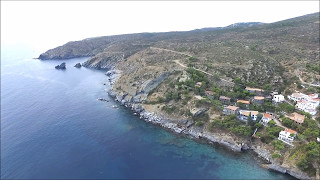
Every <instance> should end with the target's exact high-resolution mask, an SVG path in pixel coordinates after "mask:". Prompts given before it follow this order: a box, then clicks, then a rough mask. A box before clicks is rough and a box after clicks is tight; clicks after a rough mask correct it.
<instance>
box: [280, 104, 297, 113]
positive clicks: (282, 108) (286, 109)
mask: <svg viewBox="0 0 320 180" xmlns="http://www.w3.org/2000/svg"><path fill="white" fill-rule="evenodd" d="M294 110H295V107H294V106H292V105H290V104H288V103H280V104H279V106H278V107H276V111H277V112H281V111H284V112H287V113H293V112H294Z"/></svg>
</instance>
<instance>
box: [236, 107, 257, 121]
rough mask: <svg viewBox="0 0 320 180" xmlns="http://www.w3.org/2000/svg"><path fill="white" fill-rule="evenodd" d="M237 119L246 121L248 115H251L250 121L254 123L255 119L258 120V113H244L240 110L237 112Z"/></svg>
mask: <svg viewBox="0 0 320 180" xmlns="http://www.w3.org/2000/svg"><path fill="white" fill-rule="evenodd" d="M239 114H240V116H239V119H240V120H242V121H247V120H248V118H249V116H250V114H251V119H252V120H254V121H256V120H257V118H258V114H259V112H258V111H244V110H240V111H239Z"/></svg>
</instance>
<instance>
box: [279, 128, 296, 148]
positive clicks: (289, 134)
mask: <svg viewBox="0 0 320 180" xmlns="http://www.w3.org/2000/svg"><path fill="white" fill-rule="evenodd" d="M296 135H297V132H296V131H294V130H292V129H285V130H284V131H280V133H279V137H278V139H279V140H281V141H283V142H285V143H287V144H289V145H292V144H291V142H292V141H293V140H294V138H295V137H296Z"/></svg>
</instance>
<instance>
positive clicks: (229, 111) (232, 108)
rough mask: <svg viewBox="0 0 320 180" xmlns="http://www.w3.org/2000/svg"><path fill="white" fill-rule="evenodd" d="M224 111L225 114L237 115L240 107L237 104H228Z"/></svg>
mask: <svg viewBox="0 0 320 180" xmlns="http://www.w3.org/2000/svg"><path fill="white" fill-rule="evenodd" d="M222 113H223V114H225V115H232V114H235V115H237V114H238V113H239V107H237V106H227V107H225V108H224V109H223V111H222Z"/></svg>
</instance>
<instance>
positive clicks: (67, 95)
mask: <svg viewBox="0 0 320 180" xmlns="http://www.w3.org/2000/svg"><path fill="white" fill-rule="evenodd" d="M1 48H2V50H1V178H4V179H47V178H53V179H59V178H63V179H99V178H103V179H106V178H138V179H142V178H154V179H156V178H161V179H165V178H171V179H173V178H174V179H177V178H179V179H289V178H290V177H288V176H285V175H282V174H279V173H275V172H271V171H269V170H266V169H264V168H262V167H260V166H259V164H258V163H257V162H256V161H255V160H254V157H253V156H252V155H250V154H248V153H243V154H234V153H231V152H228V151H226V150H225V149H224V148H221V147H219V146H212V145H209V144H205V143H201V142H197V141H195V140H192V139H189V138H186V137H182V136H179V135H175V134H173V133H171V132H168V131H166V130H163V129H161V128H159V127H157V126H154V125H152V124H149V123H146V122H144V121H142V120H140V119H139V118H138V117H136V116H134V115H132V112H130V111H129V110H127V109H125V108H124V107H121V106H120V108H119V109H115V108H113V107H112V106H113V105H116V104H117V103H116V102H114V101H113V100H112V99H110V97H108V95H107V93H106V90H108V89H109V88H110V86H109V85H108V84H107V85H104V83H105V82H107V76H106V75H105V74H104V73H105V72H103V71H98V70H92V69H87V68H84V67H82V68H81V69H77V68H75V67H73V66H74V65H75V64H76V63H78V62H80V63H82V62H84V61H85V60H86V59H87V58H77V59H71V60H65V61H64V62H66V65H67V69H66V70H56V69H55V68H54V66H55V65H58V64H60V63H61V62H63V61H40V60H36V59H32V58H33V57H37V56H38V55H39V53H40V52H36V51H34V50H32V49H30V48H24V47H18V48H13V47H10V48H5V47H1ZM97 98H106V99H110V102H102V101H98V100H97Z"/></svg>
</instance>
